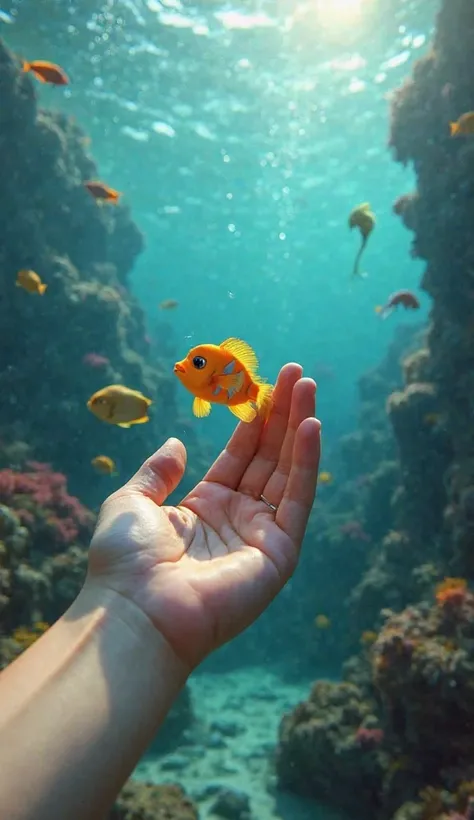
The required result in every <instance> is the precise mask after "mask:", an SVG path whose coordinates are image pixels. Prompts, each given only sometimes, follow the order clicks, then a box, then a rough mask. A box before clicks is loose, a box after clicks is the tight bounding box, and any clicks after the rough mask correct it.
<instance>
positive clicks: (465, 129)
mask: <svg viewBox="0 0 474 820" xmlns="http://www.w3.org/2000/svg"><path fill="white" fill-rule="evenodd" d="M449 130H450V133H451V136H452V137H469V136H472V134H474V111H468V112H467V113H466V114H463V115H462V117H459V119H458V120H457V122H450V123H449Z"/></svg>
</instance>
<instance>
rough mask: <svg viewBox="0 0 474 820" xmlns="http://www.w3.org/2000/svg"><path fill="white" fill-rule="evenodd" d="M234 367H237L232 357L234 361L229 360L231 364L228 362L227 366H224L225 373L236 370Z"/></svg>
mask: <svg viewBox="0 0 474 820" xmlns="http://www.w3.org/2000/svg"><path fill="white" fill-rule="evenodd" d="M234 367H235V361H234V359H232V361H231V362H229V364H226V366H225V367H224V373H225V375H226V376H228V375H229V373H233V372H234Z"/></svg>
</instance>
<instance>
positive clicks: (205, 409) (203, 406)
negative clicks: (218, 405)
mask: <svg viewBox="0 0 474 820" xmlns="http://www.w3.org/2000/svg"><path fill="white" fill-rule="evenodd" d="M210 412H211V402H210V401H205V399H199V398H198V397H197V396H196V398H195V399H194V401H193V413H194V415H195V416H197V417H198V419H202V418H204V416H208V415H209V413H210Z"/></svg>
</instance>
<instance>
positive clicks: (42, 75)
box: [23, 60, 69, 85]
mask: <svg viewBox="0 0 474 820" xmlns="http://www.w3.org/2000/svg"><path fill="white" fill-rule="evenodd" d="M23 71H31V73H32V74H34V76H35V77H36V79H37V80H39V81H40V82H41V83H50V85H69V77H68V76H67V74H66V72H65V71H64V70H63V69H62V68H61V66H59V65H55V63H49V62H48V61H47V60H33V62H31V63H27V62H24V63H23Z"/></svg>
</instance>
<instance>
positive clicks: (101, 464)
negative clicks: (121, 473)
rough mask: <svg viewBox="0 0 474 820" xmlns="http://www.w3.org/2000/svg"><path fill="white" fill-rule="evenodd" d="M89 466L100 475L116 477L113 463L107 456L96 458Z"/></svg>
mask: <svg viewBox="0 0 474 820" xmlns="http://www.w3.org/2000/svg"><path fill="white" fill-rule="evenodd" d="M91 464H92V466H93V467H94V469H95V470H96V471H97V472H98V473H100V474H101V475H117V469H116V464H115V461H114V460H113V458H110V457H109V456H96V457H95V458H93V459H92V461H91Z"/></svg>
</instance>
